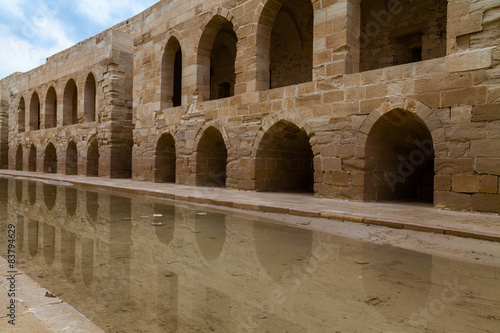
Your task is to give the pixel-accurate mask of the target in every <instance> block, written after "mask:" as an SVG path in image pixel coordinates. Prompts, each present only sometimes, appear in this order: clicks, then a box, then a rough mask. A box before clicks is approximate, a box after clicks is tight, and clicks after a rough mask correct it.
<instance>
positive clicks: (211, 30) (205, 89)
mask: <svg viewBox="0 0 500 333" xmlns="http://www.w3.org/2000/svg"><path fill="white" fill-rule="evenodd" d="M239 30H240V29H239V25H238V23H237V22H236V20H235V18H234V16H233V14H232V13H231V12H230V11H229V10H228V9H226V8H221V7H219V8H216V9H214V10H212V12H211V13H210V15H208V16H207V18H206V19H205V20H204V22H203V23H202V24H201V27H200V30H199V32H198V34H197V36H196V38H197V39H196V40H197V41H198V45H197V47H196V49H195V53H196V65H197V77H196V92H195V95H197V98H198V99H199V100H200V101H207V100H211V99H218V98H224V97H230V96H233V95H234V88H235V86H236V83H237V81H238V79H237V77H236V76H237V75H236V59H237V58H238V54H239V52H241V51H242V50H240V49H239V48H238V42H239V41H240V40H241V36H239V35H238V32H239ZM221 32H226V35H228V32H229V35H230V33H232V34H233V36H231V38H234V46H231V47H232V48H234V50H232V51H233V53H234V56H233V55H232V54H231V55H230V56H231V58H229V59H224V60H227V61H228V62H229V63H228V64H227V63H226V64H224V63H223V61H222V59H221V60H220V63H221V64H222V65H223V68H224V69H225V70H221V72H227V73H223V74H222V75H220V77H219V76H218V74H216V73H214V70H213V67H214V65H213V64H212V60H211V56H212V55H213V53H214V52H213V51H214V49H213V47H214V44H215V43H216V42H217V41H218V40H219V39H220V40H221V41H223V40H224V41H225V40H226V39H227V38H226V39H223V35H222V36H221ZM226 37H227V36H226ZM230 44H232V43H230ZM226 46H227V45H226ZM228 49H229V48H228ZM233 58H234V59H233ZM227 61H226V62H227ZM228 66H229V67H228ZM231 66H232V68H231ZM228 69H229V70H228ZM231 71H232V73H230V72H231ZM216 72H219V70H217V71H216ZM214 76H216V78H214ZM233 76H234V77H233ZM224 80H225V81H224ZM223 81H224V82H223ZM232 81H234V82H232ZM217 83H219V85H217Z"/></svg>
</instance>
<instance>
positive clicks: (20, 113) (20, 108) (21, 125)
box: [17, 94, 26, 133]
mask: <svg viewBox="0 0 500 333" xmlns="http://www.w3.org/2000/svg"><path fill="white" fill-rule="evenodd" d="M25 129H26V99H25V98H24V96H23V95H22V94H21V97H19V103H18V104H17V130H18V132H20V133H22V132H24V131H25Z"/></svg>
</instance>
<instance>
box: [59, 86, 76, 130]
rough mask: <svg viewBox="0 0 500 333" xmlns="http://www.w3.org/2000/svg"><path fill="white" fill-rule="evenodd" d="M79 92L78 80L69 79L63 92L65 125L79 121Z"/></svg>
mask: <svg viewBox="0 0 500 333" xmlns="http://www.w3.org/2000/svg"><path fill="white" fill-rule="evenodd" d="M78 99H79V93H78V84H77V80H76V79H74V78H70V79H68V81H66V84H65V85H64V93H63V110H62V112H63V125H72V124H77V123H78V104H79V101H78Z"/></svg>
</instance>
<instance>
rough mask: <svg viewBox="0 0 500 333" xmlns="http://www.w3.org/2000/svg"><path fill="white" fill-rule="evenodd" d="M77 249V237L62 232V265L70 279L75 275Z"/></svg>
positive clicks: (64, 231) (70, 233)
mask: <svg viewBox="0 0 500 333" xmlns="http://www.w3.org/2000/svg"><path fill="white" fill-rule="evenodd" d="M75 248H76V237H75V234H74V233H72V232H68V231H66V230H62V231H61V264H62V267H63V271H64V274H66V276H67V277H68V278H70V277H71V276H72V275H73V272H74V270H75Z"/></svg>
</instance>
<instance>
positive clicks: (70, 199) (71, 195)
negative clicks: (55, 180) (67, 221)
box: [64, 187, 78, 216]
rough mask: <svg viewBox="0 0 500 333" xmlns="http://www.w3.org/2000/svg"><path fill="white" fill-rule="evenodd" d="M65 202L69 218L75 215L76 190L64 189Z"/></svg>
mask: <svg viewBox="0 0 500 333" xmlns="http://www.w3.org/2000/svg"><path fill="white" fill-rule="evenodd" d="M64 195H65V200H66V212H67V213H68V215H69V216H73V215H75V212H76V205H77V202H78V201H77V200H78V191H77V190H76V188H72V187H66V188H65V194H64Z"/></svg>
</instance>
